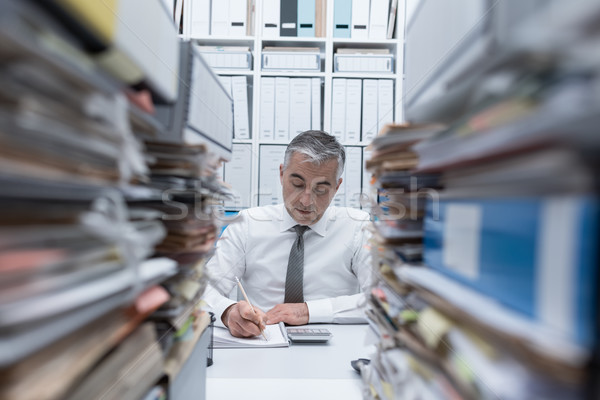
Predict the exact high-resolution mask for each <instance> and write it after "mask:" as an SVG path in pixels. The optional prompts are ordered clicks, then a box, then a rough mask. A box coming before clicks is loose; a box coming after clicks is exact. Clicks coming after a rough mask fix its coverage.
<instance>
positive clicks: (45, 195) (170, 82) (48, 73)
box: [0, 0, 232, 399]
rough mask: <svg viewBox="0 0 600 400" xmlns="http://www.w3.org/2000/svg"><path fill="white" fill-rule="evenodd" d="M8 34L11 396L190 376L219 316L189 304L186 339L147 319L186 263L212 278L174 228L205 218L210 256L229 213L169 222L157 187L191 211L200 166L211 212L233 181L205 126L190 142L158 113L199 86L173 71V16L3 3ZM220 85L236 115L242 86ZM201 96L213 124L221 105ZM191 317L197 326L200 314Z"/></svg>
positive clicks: (191, 227) (112, 390)
mask: <svg viewBox="0 0 600 400" xmlns="http://www.w3.org/2000/svg"><path fill="white" fill-rule="evenodd" d="M141 8H144V10H145V12H146V11H147V14H145V18H144V22H143V24H142V25H144V26H142V27H140V26H139V21H140V19H139V18H138V15H137V14H136V13H137V12H139V10H140V9H141ZM124 27H127V29H124ZM148 27H150V28H151V29H148ZM0 41H1V42H2V46H0V82H1V85H0V87H1V88H0V99H1V101H0V103H1V106H0V140H1V141H2V143H3V145H2V146H1V147H2V150H1V151H0V164H1V165H2V168H1V171H2V173H1V174H0V181H1V182H0V187H1V188H2V189H1V191H0V202H1V203H2V204H3V207H2V212H0V235H1V236H2V240H1V243H2V244H1V246H0V260H1V262H0V275H1V277H2V279H0V281H1V282H2V283H1V285H0V287H1V293H2V294H1V295H0V371H1V376H2V378H1V379H0V382H1V385H0V397H1V398H3V399H84V398H100V397H106V398H144V397H145V396H146V395H147V394H148V393H161V392H164V393H166V392H168V393H170V394H172V393H174V391H176V390H178V388H176V387H175V386H177V385H179V386H181V385H185V384H186V383H185V382H183V381H182V379H183V378H181V377H182V376H183V375H182V374H181V373H179V371H180V370H181V366H182V365H183V364H184V363H185V361H187V360H188V358H189V354H190V352H189V351H187V352H182V351H181V349H180V348H181V347H182V346H183V347H185V346H186V345H187V347H189V346H196V344H197V343H199V338H200V335H201V334H202V333H203V331H204V327H205V326H206V325H208V322H207V318H208V316H206V315H199V314H197V313H196V312H195V310H193V309H192V310H191V312H189V313H188V314H189V315H195V318H193V320H194V322H195V324H196V329H194V330H189V329H179V330H178V333H180V334H182V333H184V332H188V336H186V337H185V338H184V339H191V340H187V341H185V343H183V342H184V341H182V342H181V343H175V344H173V345H171V343H170V342H169V339H173V338H174V337H175V335H173V334H169V335H163V336H162V338H161V339H160V341H159V339H158V337H157V329H161V326H157V325H160V324H157V323H155V322H149V321H150V320H149V319H148V318H150V316H151V315H152V314H153V313H154V312H155V311H156V310H158V309H159V308H160V307H161V306H163V305H165V304H166V305H169V306H170V305H172V304H173V303H174V302H177V301H179V299H181V298H183V297H186V296H191V293H193V292H194V288H191V287H190V286H191V285H187V286H185V285H183V284H182V285H179V286H178V285H177V284H176V283H173V282H174V281H176V279H177V277H179V276H181V275H182V273H185V274H187V276H190V280H192V279H193V280H194V281H198V282H199V283H197V284H198V288H197V290H198V291H201V290H202V286H201V285H202V280H201V279H197V278H198V275H200V273H201V272H198V271H199V270H201V267H200V266H201V261H202V260H201V259H198V257H197V258H195V259H194V266H195V270H193V271H189V270H185V271H184V270H183V269H182V260H181V259H179V258H178V257H173V253H172V249H173V247H172V244H173V243H177V244H179V243H181V242H185V243H186V244H188V242H186V241H185V240H183V241H182V240H180V237H178V236H177V233H179V232H181V231H185V232H186V233H187V232H189V231H193V232H194V233H195V234H197V236H196V238H198V237H200V236H201V234H200V233H198V232H199V231H202V234H204V239H203V244H204V247H201V249H200V250H201V251H202V254H203V255H205V254H206V253H207V252H208V251H209V250H210V247H211V245H212V242H211V229H212V231H214V230H216V228H215V227H214V225H211V227H210V229H209V228H207V225H208V224H209V223H210V222H211V221H210V220H208V221H205V220H204V219H202V218H201V223H200V224H187V222H188V221H187V220H185V221H184V222H183V223H180V224H176V228H175V229H172V227H171V226H170V225H169V223H168V218H165V217H164V216H163V213H164V212H165V210H164V209H161V208H160V207H152V205H153V204H152V202H153V201H154V200H156V199H162V200H163V203H164V205H165V209H167V211H168V210H169V207H171V208H170V209H173V208H175V209H177V210H181V208H177V205H179V203H175V202H176V201H178V200H179V197H178V196H181V197H183V198H184V201H183V202H182V204H189V203H190V201H189V200H188V198H189V192H190V191H189V190H188V191H187V192H185V193H183V194H181V195H180V191H178V190H177V189H180V188H182V187H183V188H185V189H188V188H187V187H186V185H187V184H189V183H190V178H191V177H193V178H194V180H193V182H194V193H200V194H202V196H195V201H194V204H195V205H196V208H197V209H200V210H202V211H203V212H204V214H201V213H199V215H202V217H204V215H205V214H208V212H206V210H207V209H208V208H210V203H211V201H212V199H213V198H214V197H215V196H216V195H215V194H214V193H215V192H218V191H219V190H220V187H219V186H218V185H214V180H211V176H210V173H209V171H210V169H209V168H206V167H205V165H211V163H210V162H208V161H207V160H209V159H210V160H212V161H211V162H214V163H217V162H218V161H219V159H220V158H226V157H227V151H226V149H224V150H222V151H221V150H219V151H215V152H213V147H209V146H207V145H206V144H205V142H203V141H202V142H201V141H197V142H192V144H191V145H190V147H186V148H184V149H181V148H178V147H177V146H176V144H175V143H176V142H177V139H178V138H181V137H183V138H184V139H185V138H187V136H185V135H183V134H181V132H179V136H177V134H178V132H176V131H175V129H174V128H173V126H174V124H175V123H174V121H173V120H160V119H157V118H155V116H154V115H152V111H153V110H154V109H155V108H157V107H158V105H159V104H163V105H165V104H168V105H169V107H175V105H176V104H178V102H179V99H180V97H181V96H182V95H184V94H186V93H187V92H184V91H182V90H181V89H179V87H178V83H179V81H178V80H177V78H176V76H177V71H178V70H179V66H180V60H179V55H180V54H179V46H178V39H177V34H176V29H175V27H174V26H173V24H172V22H171V21H170V16H169V15H168V14H167V13H166V11H165V10H164V8H163V7H162V4H161V2H159V1H158V0H157V1H150V2H147V1H126V2H123V1H119V2H115V3H114V7H112V8H110V7H108V6H107V5H106V4H104V3H96V2H91V3H87V2H68V1H62V0H56V1H44V2H41V1H40V2H37V1H27V2H0ZM134 43H135V45H134ZM173 45H174V47H173ZM137 46H139V47H140V48H137ZM157 60H160V62H158V61H157ZM199 75H200V74H199ZM203 78H204V77H203V76H199V77H198V79H203ZM188 82H189V81H188ZM210 83H211V82H209V81H207V84H206V86H205V87H206V88H210V87H211V84H210ZM216 86H217V87H219V88H221V87H220V85H219V84H218V83H216ZM221 90H222V88H221ZM222 97H224V99H223V98H215V99H214V100H215V101H214V103H211V105H209V106H207V108H209V109H211V107H215V106H218V105H219V104H220V105H221V106H223V105H224V106H225V108H227V105H229V108H228V110H229V116H231V112H232V111H231V100H230V99H229V97H227V95H226V94H225V93H223V94H222ZM219 100H221V102H219ZM193 104H194V103H193V102H192V105H193ZM195 104H197V103H195ZM199 108H200V107H198V108H196V109H197V110H198V109H199ZM211 110H212V109H211ZM199 111H200V113H201V115H200V118H203V121H204V122H205V123H208V122H207V121H210V118H208V116H210V113H206V112H205V113H204V114H202V110H199ZM231 119H232V118H230V120H231ZM182 120H183V119H182ZM212 123H213V125H210V126H209V127H208V128H205V127H204V126H202V129H203V130H202V129H199V130H200V131H201V132H202V133H203V134H205V136H203V137H206V138H205V139H204V140H205V141H209V139H211V138H213V136H211V135H210V133H215V134H216V135H217V138H219V136H218V134H219V132H220V134H221V135H223V133H224V132H223V130H221V131H219V130H218V129H217V128H215V127H218V123H215V121H214V120H213V121H212ZM226 124H228V126H229V135H230V136H231V127H232V124H231V122H229V123H226ZM212 129H214V130H212ZM160 138H167V139H168V140H166V141H165V142H159V139H160ZM142 139H143V141H142ZM221 139H222V140H221V141H219V140H216V142H217V143H216V145H221V144H222V143H223V141H224V138H222V137H221ZM230 140H231V139H230ZM144 141H145V142H146V143H144ZM166 143H168V144H166ZM144 150H147V151H146V152H145V151H144ZM229 151H230V149H229ZM219 154H220V155H219ZM148 162H151V163H152V166H151V167H149V166H148V164H147V163H148ZM199 176H201V177H202V178H203V179H198V177H199ZM204 177H206V179H204ZM211 185H212V186H211ZM163 190H164V197H162V196H163V192H162V191H163ZM173 192H175V193H174V194H173ZM186 202H187V203H186ZM177 215H179V214H177ZM165 221H166V222H165ZM198 225H200V227H198ZM178 229H179V230H178ZM213 237H214V233H213ZM185 238H186V239H187V237H185ZM162 255H166V256H168V257H162ZM178 255H181V254H178ZM182 257H183V256H182ZM186 261H187V262H188V263H191V261H190V260H189V259H188V260H186ZM194 272H195V273H196V276H193V273H194ZM198 297H199V296H198ZM163 308H164V306H163ZM182 314H184V313H183V312H182ZM152 318H153V319H154V320H156V319H157V318H158V317H157V316H152ZM184 319H185V321H186V322H187V324H184V323H182V324H181V325H186V328H189V326H191V323H190V321H192V319H189V318H184ZM178 322H179V321H178ZM204 336H205V337H208V336H206V335H204ZM204 345H206V344H204ZM202 354H205V353H204V352H202ZM202 361H203V363H201V364H200V365H199V366H198V368H199V367H204V366H205V365H206V358H205V357H204V359H203V360H202ZM173 365H175V366H174V367H173ZM165 374H166V375H167V376H168V379H167V380H165V379H164V378H163V377H164V376H165ZM164 382H169V383H168V384H165V383H164ZM170 397H173V398H176V397H177V396H170Z"/></svg>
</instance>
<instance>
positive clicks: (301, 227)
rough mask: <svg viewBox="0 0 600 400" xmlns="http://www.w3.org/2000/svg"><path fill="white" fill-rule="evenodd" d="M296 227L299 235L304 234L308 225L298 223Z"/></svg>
mask: <svg viewBox="0 0 600 400" xmlns="http://www.w3.org/2000/svg"><path fill="white" fill-rule="evenodd" d="M294 229H295V230H296V234H297V235H298V236H302V235H304V232H306V230H307V229H308V226H307V225H296V226H294Z"/></svg>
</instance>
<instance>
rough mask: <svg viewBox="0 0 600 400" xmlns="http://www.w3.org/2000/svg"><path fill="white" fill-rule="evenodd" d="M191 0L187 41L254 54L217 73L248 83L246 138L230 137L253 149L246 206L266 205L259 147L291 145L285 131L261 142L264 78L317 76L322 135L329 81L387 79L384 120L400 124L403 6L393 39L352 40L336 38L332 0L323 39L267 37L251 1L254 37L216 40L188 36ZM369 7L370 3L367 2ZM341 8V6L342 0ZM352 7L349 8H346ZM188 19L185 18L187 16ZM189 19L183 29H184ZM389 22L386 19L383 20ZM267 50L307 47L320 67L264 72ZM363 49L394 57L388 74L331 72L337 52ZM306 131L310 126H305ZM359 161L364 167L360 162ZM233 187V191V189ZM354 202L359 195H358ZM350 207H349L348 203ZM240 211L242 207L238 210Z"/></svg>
mask: <svg viewBox="0 0 600 400" xmlns="http://www.w3.org/2000/svg"><path fill="white" fill-rule="evenodd" d="M188 3H189V2H186V3H184V5H183V21H184V22H183V29H182V32H181V36H182V37H183V38H184V39H185V40H190V41H192V42H193V43H195V44H198V45H201V46H206V45H210V46H244V47H248V48H249V49H250V51H251V52H252V56H253V57H252V64H251V68H250V70H249V71H243V72H242V71H235V70H227V69H219V70H217V71H216V72H217V73H218V74H219V75H226V76H235V75H242V76H246V77H247V82H248V103H249V110H248V113H249V116H250V117H249V119H250V121H251V125H250V133H251V137H250V139H238V138H234V142H235V143H237V144H245V145H248V146H250V147H251V154H252V159H251V160H250V165H249V167H250V168H251V170H252V185H251V187H252V191H251V193H250V198H249V200H248V201H246V202H245V203H246V206H258V205H265V204H263V203H260V200H259V199H260V198H261V196H260V195H259V187H260V182H259V180H260V179H259V176H260V171H259V166H260V153H261V150H260V149H261V146H267V145H282V146H283V145H287V144H288V143H289V140H291V139H289V132H288V139H284V140H282V139H275V140H264V139H263V138H261V135H260V129H261V122H260V115H261V104H263V100H262V99H261V83H262V82H263V81H264V79H265V78H274V77H285V78H291V79H294V78H318V79H319V80H320V84H321V95H320V99H321V101H320V114H321V123H320V127H319V128H318V129H323V130H325V131H326V132H329V133H331V128H332V88H333V81H334V79H337V78H346V79H389V80H391V82H392V87H393V93H394V100H393V103H394V104H393V111H392V113H393V117H392V113H390V115H389V116H388V117H387V119H386V121H387V122H393V121H402V120H403V115H402V102H401V95H400V93H402V71H401V69H402V65H403V61H402V43H403V37H402V35H403V28H402V26H401V24H402V21H403V20H404V18H403V16H402V13H403V7H400V6H399V7H398V14H397V15H396V23H395V28H394V33H393V37H392V39H379V40H375V39H365V38H361V39H352V38H338V37H334V29H333V22H334V7H335V1H334V0H328V1H327V2H326V3H327V4H326V24H325V31H324V37H290V36H285V37H272V36H267V37H265V36H264V35H263V32H262V29H261V27H262V25H263V22H264V21H263V14H262V9H263V3H264V2H263V0H256V1H252V3H251V4H252V5H253V8H254V10H255V13H254V22H253V26H254V34H253V35H252V36H243V37H222V36H219V37H214V36H210V35H202V36H198V35H192V34H191V29H190V28H189V19H186V15H189V13H190V7H192V6H191V5H190V4H188ZM367 3H368V1H367ZM340 5H343V4H342V2H341V0H340ZM350 6H351V5H350ZM187 18H189V17H187ZM186 21H187V25H186ZM386 22H387V21H386ZM265 47H276V48H282V47H305V48H316V49H318V53H319V55H320V63H321V64H320V68H319V69H318V70H316V71H298V70H282V71H271V70H263V68H262V56H263V49H264V48H265ZM352 47H354V48H364V49H385V50H387V51H389V53H390V54H391V55H392V56H393V59H394V68H393V72H392V73H373V72H371V73H363V72H361V73H348V72H335V71H334V54H335V52H336V51H337V49H343V48H352ZM307 129H310V126H309V127H308V128H307ZM341 142H342V144H343V145H345V146H354V147H359V148H360V149H361V150H362V149H364V148H365V147H366V146H367V145H368V144H369V143H370V140H353V141H348V140H341ZM361 162H363V163H364V160H362V161H361ZM225 181H226V182H227V181H228V179H227V176H226V177H225ZM360 182H361V183H360V185H359V187H358V188H357V189H356V190H355V191H358V192H361V188H363V187H367V186H368V184H367V182H362V177H360ZM234 189H235V188H234ZM273 189H274V190H277V191H278V190H279V187H278V186H277V187H275V188H273ZM356 195H357V196H355V197H357V198H358V194H356ZM338 203H339V205H346V204H347V203H346V202H343V201H342V202H340V201H339V199H338ZM354 203H355V204H358V202H357V201H356V202H354ZM347 205H349V206H350V204H347ZM227 208H228V209H231V210H235V209H239V208H240V207H236V206H235V205H234V204H230V205H229V206H228V207H227ZM242 208H243V207H242Z"/></svg>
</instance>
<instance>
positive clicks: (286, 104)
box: [275, 76, 290, 142]
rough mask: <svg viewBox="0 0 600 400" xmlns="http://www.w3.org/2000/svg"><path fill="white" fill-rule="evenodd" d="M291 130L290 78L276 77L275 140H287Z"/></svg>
mask: <svg viewBox="0 0 600 400" xmlns="http://www.w3.org/2000/svg"><path fill="white" fill-rule="evenodd" d="M289 130H290V78H287V77H280V76H278V77H276V78H275V140H276V141H278V142H279V141H282V142H287V141H288V140H289Z"/></svg>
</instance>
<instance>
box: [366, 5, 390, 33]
mask: <svg viewBox="0 0 600 400" xmlns="http://www.w3.org/2000/svg"><path fill="white" fill-rule="evenodd" d="M389 6H390V4H389V0H371V15H370V18H369V39H377V40H383V39H385V38H386V37H387V25H388V16H389Z"/></svg>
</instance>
